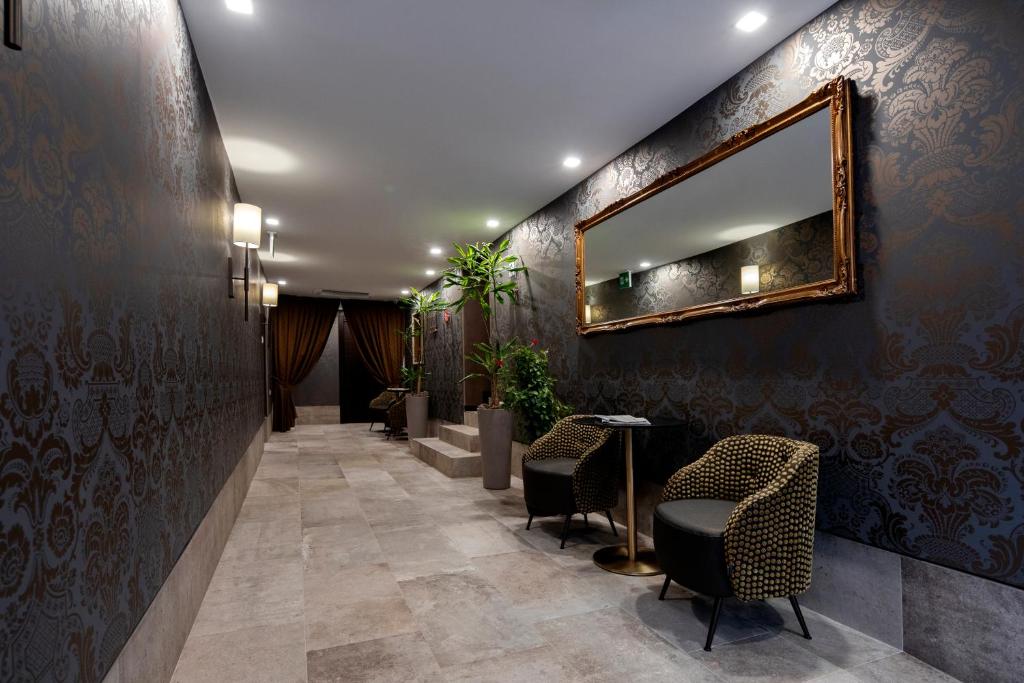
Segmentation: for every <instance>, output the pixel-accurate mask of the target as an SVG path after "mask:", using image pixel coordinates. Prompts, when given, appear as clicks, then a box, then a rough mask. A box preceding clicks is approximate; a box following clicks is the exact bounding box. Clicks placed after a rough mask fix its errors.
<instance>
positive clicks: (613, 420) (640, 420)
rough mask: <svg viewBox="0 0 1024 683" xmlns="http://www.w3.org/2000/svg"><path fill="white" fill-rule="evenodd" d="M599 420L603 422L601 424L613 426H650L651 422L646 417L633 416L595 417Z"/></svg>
mask: <svg viewBox="0 0 1024 683" xmlns="http://www.w3.org/2000/svg"><path fill="white" fill-rule="evenodd" d="M594 417H596V418H597V419H599V420H600V421H601V424H606V425H609V426H612V425H624V426H627V427H628V426H632V425H650V424H651V423H650V421H649V420H648V419H647V418H646V417H635V416H633V415H595V416H594Z"/></svg>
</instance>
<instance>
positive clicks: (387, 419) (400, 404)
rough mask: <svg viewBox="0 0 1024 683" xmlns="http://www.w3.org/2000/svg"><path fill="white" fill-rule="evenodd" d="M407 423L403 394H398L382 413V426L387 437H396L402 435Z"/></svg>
mask: <svg viewBox="0 0 1024 683" xmlns="http://www.w3.org/2000/svg"><path fill="white" fill-rule="evenodd" d="M406 425H407V422H406V415H405V396H400V397H399V398H398V399H397V400H396V401H394V402H393V403H392V404H391V405H390V406H388V409H387V412H386V413H385V415H384V426H385V428H386V429H385V432H386V436H385V438H387V439H397V438H398V437H400V436H402V433H403V432H404V431H405V427H406Z"/></svg>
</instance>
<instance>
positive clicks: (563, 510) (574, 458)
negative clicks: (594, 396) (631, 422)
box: [523, 415, 619, 548]
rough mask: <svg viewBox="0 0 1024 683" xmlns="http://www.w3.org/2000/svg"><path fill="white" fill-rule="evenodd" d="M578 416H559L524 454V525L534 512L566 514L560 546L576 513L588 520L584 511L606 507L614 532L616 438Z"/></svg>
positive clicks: (617, 488) (534, 515)
mask: <svg viewBox="0 0 1024 683" xmlns="http://www.w3.org/2000/svg"><path fill="white" fill-rule="evenodd" d="M582 417H586V416H584V415H571V416H569V417H566V418H563V419H561V420H559V421H558V422H557V423H555V426H554V427H552V429H551V431H550V432H548V433H547V434H545V435H544V436H542V437H540V438H539V439H537V440H536V441H534V442H533V444H532V445H531V446H530V447H529V448H528V449H527V451H526V453H525V454H524V455H523V497H524V498H525V499H526V511H527V512H528V513H529V514H530V518H529V520H528V521H527V522H526V528H527V529H529V528H530V525H531V524H532V523H533V518H534V517H555V516H562V515H565V524H564V525H563V526H562V544H561V547H562V548H565V539H566V538H567V537H568V535H569V528H570V525H571V523H572V518H573V515H575V514H577V513H580V514H582V515H583V521H584V523H585V524H586V523H587V521H588V520H587V514H588V513H591V512H604V513H605V515H606V516H607V517H608V523H609V524H611V526H612V532H613V533H615V534H616V535H618V531H617V530H616V529H615V521H614V520H613V519H612V512H611V511H612V508H614V507H615V506H616V505H617V504H618V502H619V484H618V473H619V468H618V438H617V437H616V436H615V434H614V432H613V431H612V430H610V429H602V428H601V427H593V426H590V425H583V424H578V423H577V422H576V421H577V420H578V419H579V418H582Z"/></svg>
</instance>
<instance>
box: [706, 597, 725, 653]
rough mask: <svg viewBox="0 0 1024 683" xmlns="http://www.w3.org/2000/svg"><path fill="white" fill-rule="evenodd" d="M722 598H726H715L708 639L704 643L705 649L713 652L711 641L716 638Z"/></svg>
mask: <svg viewBox="0 0 1024 683" xmlns="http://www.w3.org/2000/svg"><path fill="white" fill-rule="evenodd" d="M722 600H724V598H715V606H714V607H712V608H711V625H710V626H708V640H707V642H706V643H704V649H705V650H706V651H707V652H711V641H712V640H714V639H715V630H716V629H717V628H718V615H719V614H720V613H721V611H722Z"/></svg>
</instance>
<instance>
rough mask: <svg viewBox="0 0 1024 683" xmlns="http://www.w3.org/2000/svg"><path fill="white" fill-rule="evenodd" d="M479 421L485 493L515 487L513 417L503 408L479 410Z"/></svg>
mask: <svg viewBox="0 0 1024 683" xmlns="http://www.w3.org/2000/svg"><path fill="white" fill-rule="evenodd" d="M477 419H479V420H480V460H481V465H482V467H483V473H484V488H485V489H507V488H508V487H510V486H511V485H512V413H511V412H510V411H508V410H505V409H504V408H485V407H483V406H480V408H478V409H477Z"/></svg>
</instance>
